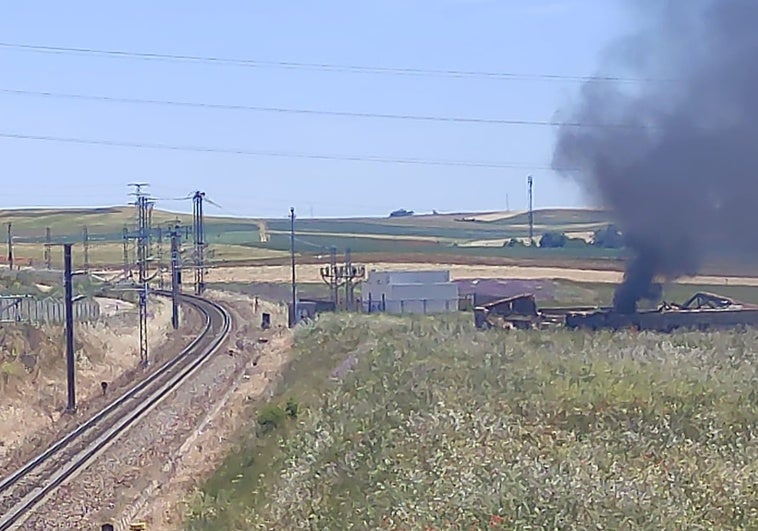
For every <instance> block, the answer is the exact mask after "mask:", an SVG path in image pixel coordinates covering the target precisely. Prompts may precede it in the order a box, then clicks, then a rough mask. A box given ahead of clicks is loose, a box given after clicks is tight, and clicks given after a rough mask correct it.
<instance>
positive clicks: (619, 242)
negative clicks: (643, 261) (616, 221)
mask: <svg viewBox="0 0 758 531" xmlns="http://www.w3.org/2000/svg"><path fill="white" fill-rule="evenodd" d="M592 245H594V246H595V247H602V248H603V249H621V248H622V247H624V236H623V234H622V233H621V231H620V230H619V229H618V227H616V226H615V225H608V226H607V227H606V228H604V229H598V230H596V231H595V232H594V234H593V235H592Z"/></svg>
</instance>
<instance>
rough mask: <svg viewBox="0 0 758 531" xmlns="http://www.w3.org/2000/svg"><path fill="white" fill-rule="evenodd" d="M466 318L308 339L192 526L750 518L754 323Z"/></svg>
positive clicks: (552, 524) (755, 514)
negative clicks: (650, 325)
mask: <svg viewBox="0 0 758 531" xmlns="http://www.w3.org/2000/svg"><path fill="white" fill-rule="evenodd" d="M468 317H469V316H468V315H466V316H465V318H462V317H459V316H454V317H445V318H432V317H427V318H415V319H405V320H403V319H398V318H391V317H387V316H380V317H376V316H374V317H370V318H369V317H356V316H347V317H345V316H329V317H324V318H322V319H321V320H320V321H319V322H318V323H317V324H315V325H312V326H310V327H308V328H306V329H304V330H302V331H301V333H299V335H298V337H297V361H296V362H295V363H294V364H293V365H292V366H291V367H290V369H289V370H288V372H287V373H286V375H285V379H284V382H283V384H282V389H286V392H287V397H286V398H285V397H284V396H279V397H277V399H276V400H275V401H274V402H273V404H272V405H271V406H269V407H270V408H278V409H275V411H276V414H273V413H272V411H274V409H269V410H268V411H269V412H268V413H266V411H267V410H265V409H260V410H259V411H260V413H259V415H260V416H259V417H258V420H259V422H258V425H260V420H262V419H269V417H272V418H275V419H277V420H276V423H277V424H276V426H275V427H274V428H273V429H271V430H269V431H268V432H267V433H265V434H261V433H260V430H258V429H253V430H251V433H250V434H249V435H248V436H247V437H246V439H245V441H244V443H243V444H242V447H241V448H240V451H239V452H238V453H236V454H234V455H232V456H230V457H229V458H228V460H227V462H226V463H225V465H224V466H223V467H222V469H221V470H220V471H219V472H218V473H217V474H216V476H215V477H213V478H212V479H211V480H210V481H209V482H208V483H207V484H206V485H205V487H204V489H203V491H202V492H201V493H198V495H197V497H196V499H195V500H194V502H193V504H192V506H191V508H190V514H189V516H190V519H189V521H188V523H187V527H188V528H189V529H193V530H199V529H296V528H309V529H350V528H358V529H487V528H490V529H530V528H531V529H541V528H550V529H556V528H567V527H573V528H576V529H591V528H602V529H695V528H698V529H712V528H718V529H739V528H741V529H756V528H758V501H757V500H758V491H757V486H758V445H757V444H756V442H755V435H756V433H755V430H756V425H757V424H756V423H757V422H758V390H756V385H755V383H756V378H758V372H757V371H756V362H758V355H757V354H756V350H755V347H754V345H756V344H758V332H756V331H753V330H750V331H747V332H743V333H738V332H719V333H707V334H703V333H694V332H693V333H677V334H674V335H656V334H648V333H642V334H633V333H617V334H614V333H609V332H608V333H607V332H602V333H596V334H584V333H578V332H569V331H553V332H549V333H533V332H508V333H505V332H502V333H501V332H492V331H491V332H487V333H480V332H475V331H474V330H473V327H472V326H471V324H470V320H469V319H468ZM287 399H289V400H290V403H293V404H294V403H298V404H299V407H298V408H297V412H296V415H290V416H289V417H287V415H286V412H287V406H286V404H287ZM282 414H283V415H282ZM266 422H268V420H266ZM255 432H258V433H257V436H256V433H255Z"/></svg>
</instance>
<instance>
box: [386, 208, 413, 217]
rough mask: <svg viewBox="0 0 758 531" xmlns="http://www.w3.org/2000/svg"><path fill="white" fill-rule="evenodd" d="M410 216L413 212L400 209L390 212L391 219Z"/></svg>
mask: <svg viewBox="0 0 758 531" xmlns="http://www.w3.org/2000/svg"><path fill="white" fill-rule="evenodd" d="M412 215H413V210H406V209H404V208H401V209H400V210H395V211H394V212H390V217H391V218H405V217H408V216H412Z"/></svg>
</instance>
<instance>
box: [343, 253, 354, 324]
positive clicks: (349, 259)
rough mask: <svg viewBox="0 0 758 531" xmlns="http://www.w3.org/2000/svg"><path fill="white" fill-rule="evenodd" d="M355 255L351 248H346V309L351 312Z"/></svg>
mask: <svg viewBox="0 0 758 531" xmlns="http://www.w3.org/2000/svg"><path fill="white" fill-rule="evenodd" d="M352 271H353V257H352V253H351V252H350V249H345V311H346V312H349V311H350V310H352V308H353V300H352V299H353V287H352V286H353V279H352V276H351V273H352Z"/></svg>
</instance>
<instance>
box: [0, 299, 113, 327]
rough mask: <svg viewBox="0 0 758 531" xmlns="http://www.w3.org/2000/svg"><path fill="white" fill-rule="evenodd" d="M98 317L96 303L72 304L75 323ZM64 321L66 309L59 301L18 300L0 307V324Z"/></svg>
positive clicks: (98, 308)
mask: <svg viewBox="0 0 758 531" xmlns="http://www.w3.org/2000/svg"><path fill="white" fill-rule="evenodd" d="M100 315H101V314H100V304H98V303H97V301H94V300H92V299H83V300H80V301H76V302H75V303H74V320H75V321H78V322H92V321H97V320H98V319H100ZM65 321H66V309H65V305H64V302H63V301H62V300H60V299H44V300H37V299H33V298H19V299H17V300H16V301H4V304H2V307H0V322H6V323H7V322H22V323H34V324H63V323H65Z"/></svg>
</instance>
